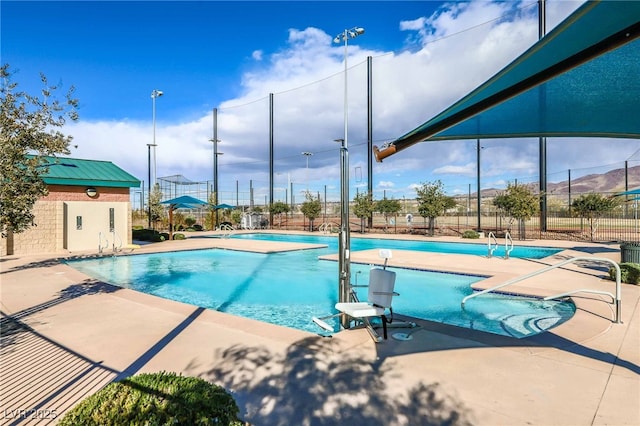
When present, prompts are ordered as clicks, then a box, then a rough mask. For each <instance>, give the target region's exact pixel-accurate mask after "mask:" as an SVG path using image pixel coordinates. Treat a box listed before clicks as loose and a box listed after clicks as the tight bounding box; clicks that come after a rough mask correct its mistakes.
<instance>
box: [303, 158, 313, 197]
mask: <svg viewBox="0 0 640 426" xmlns="http://www.w3.org/2000/svg"><path fill="white" fill-rule="evenodd" d="M302 155H304V156H305V157H307V176H306V181H307V192H309V157H311V156H312V155H313V152H309V151H304V152H303V153H302Z"/></svg>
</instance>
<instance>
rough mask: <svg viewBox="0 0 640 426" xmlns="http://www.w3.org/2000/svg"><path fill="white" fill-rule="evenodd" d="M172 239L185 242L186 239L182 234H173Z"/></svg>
mask: <svg viewBox="0 0 640 426" xmlns="http://www.w3.org/2000/svg"><path fill="white" fill-rule="evenodd" d="M173 239H174V240H186V239H187V237H185V236H184V234H173Z"/></svg>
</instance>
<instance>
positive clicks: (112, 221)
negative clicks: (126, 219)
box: [109, 207, 116, 232]
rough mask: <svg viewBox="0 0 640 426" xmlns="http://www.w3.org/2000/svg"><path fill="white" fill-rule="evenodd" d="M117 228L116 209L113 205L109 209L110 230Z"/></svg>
mask: <svg viewBox="0 0 640 426" xmlns="http://www.w3.org/2000/svg"><path fill="white" fill-rule="evenodd" d="M115 230H116V209H114V208H113V207H111V208H110V209H109V232H114V231H115Z"/></svg>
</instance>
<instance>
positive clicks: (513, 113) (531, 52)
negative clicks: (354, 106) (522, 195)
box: [375, 1, 640, 161]
mask: <svg viewBox="0 0 640 426" xmlns="http://www.w3.org/2000/svg"><path fill="white" fill-rule="evenodd" d="M639 58H640V1H587V2H586V3H585V4H583V5H582V6H581V7H579V8H578V9H577V10H576V11H575V12H574V13H573V14H572V15H570V16H569V17H568V18H567V19H566V20H565V21H563V22H562V23H561V24H559V25H558V26H557V27H556V28H555V29H554V30H553V31H551V32H550V33H549V34H547V35H546V36H545V37H543V38H542V39H541V40H540V41H538V42H537V43H536V44H534V45H533V46H532V47H531V48H530V49H528V50H527V51H526V52H525V53H524V54H522V55H521V56H520V57H518V58H517V59H516V60H515V61H513V62H512V63H511V64H509V65H508V66H507V67H505V68H504V69H503V70H502V71H500V72H499V73H497V74H496V75H495V76H494V77H492V78H491V79H489V80H488V81H487V82H485V83H484V84H482V85H481V86H479V87H478V88H477V89H475V90H474V91H473V92H471V93H469V94H468V95H467V96H465V97H464V98H462V99H461V100H459V101H458V102H456V103H455V104H453V105H452V106H450V107H449V108H447V109H446V110H444V111H442V112H441V113H440V114H438V115H436V116H435V117H433V118H432V119H431V120H429V121H427V122H425V123H424V124H422V125H421V126H419V127H417V128H416V129H414V130H412V131H410V132H409V133H406V134H405V135H403V136H400V137H399V138H397V139H396V140H394V141H392V142H391V143H390V144H388V145H386V146H384V147H383V148H381V149H380V150H379V151H378V150H377V148H375V151H376V157H377V159H378V161H382V159H383V158H385V157H387V156H389V155H391V154H393V153H394V152H396V151H401V150H403V149H405V148H407V147H409V146H411V145H413V144H415V143H418V142H422V141H435V140H459V139H484V138H514V137H570V136H571V137H576V136H580V137H614V138H640V108H639V106H640V77H639V76H640V60H639Z"/></svg>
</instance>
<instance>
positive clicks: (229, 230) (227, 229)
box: [218, 223, 233, 238]
mask: <svg viewBox="0 0 640 426" xmlns="http://www.w3.org/2000/svg"><path fill="white" fill-rule="evenodd" d="M218 229H219V230H220V231H224V232H223V234H222V238H229V237H230V236H231V233H232V232H233V227H232V226H231V225H227V224H226V223H225V224H224V225H220V227H218Z"/></svg>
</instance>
